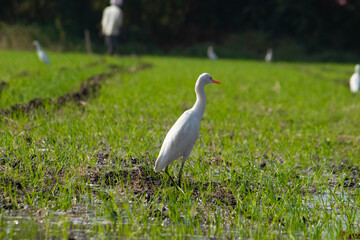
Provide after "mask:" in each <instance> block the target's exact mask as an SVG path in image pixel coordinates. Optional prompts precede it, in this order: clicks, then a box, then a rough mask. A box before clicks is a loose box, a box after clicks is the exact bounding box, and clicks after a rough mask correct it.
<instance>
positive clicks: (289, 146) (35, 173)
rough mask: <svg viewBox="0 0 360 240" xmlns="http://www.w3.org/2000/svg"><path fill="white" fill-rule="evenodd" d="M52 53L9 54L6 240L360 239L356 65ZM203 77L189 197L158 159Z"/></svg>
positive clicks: (3, 120) (2, 171) (1, 230)
mask: <svg viewBox="0 0 360 240" xmlns="http://www.w3.org/2000/svg"><path fill="white" fill-rule="evenodd" d="M49 56H50V59H51V62H52V64H51V65H50V66H45V65H43V64H41V63H40V62H39V61H38V59H37V57H36V55H35V53H33V52H13V51H1V52H0V73H1V74H0V86H1V87H0V182H1V184H0V188H1V189H0V206H1V210H0V212H1V218H0V238H6V239H8V238H16V239H23V238H27V239H35V238H65V239H88V238H94V239H114V238H116V237H117V238H120V239H123V238H134V239H138V238H145V239H154V238H165V239H168V238H170V237H171V238H186V239H204V238H205V239H209V238H212V239H218V238H219V239H233V238H237V237H238V238H239V239H247V238H250V239H269V238H270V239H273V238H280V239H304V238H308V239H356V238H359V237H360V216H359V214H360V207H359V206H360V181H359V175H360V166H359V160H360V148H359V144H360V125H359V119H360V96H359V95H354V94H350V91H349V88H348V80H349V78H350V76H351V74H352V72H353V65H350V64H321V63H311V64H310V63H285V62H275V63H272V64H266V63H263V62H257V61H247V60H219V61H210V60H208V59H195V58H172V57H148V56H146V57H145V56H144V57H140V58H138V57H121V58H115V57H114V58H110V57H104V56H96V55H95V56H88V55H82V54H70V53H69V54H60V53H49ZM203 72H209V73H210V74H212V76H213V77H214V78H215V79H217V80H219V81H220V82H222V85H216V86H215V85H210V86H207V87H206V88H205V90H206V93H207V106H206V111H205V115H204V118H203V121H202V123H201V127H200V137H199V139H198V141H197V143H196V145H195V147H194V149H193V151H192V154H191V155H190V158H189V159H188V160H187V162H186V164H185V167H184V176H183V186H182V187H183V191H184V194H182V193H181V192H180V191H179V190H178V189H177V188H175V187H174V186H173V185H172V183H171V181H170V179H169V178H168V177H167V176H166V175H165V174H164V172H161V173H155V172H154V171H153V165H154V162H155V160H156V157H157V154H158V152H159V150H160V147H161V144H162V141H163V139H164V137H165V135H166V133H167V131H168V130H169V129H170V127H171V126H172V124H173V123H174V122H175V121H176V119H177V118H178V117H179V116H180V115H181V114H182V113H183V111H184V110H186V109H188V108H190V107H192V105H193V104H194V102H195V93H194V85H195V81H196V79H197V77H198V76H199V75H200V74H201V73H203ZM103 73H106V74H107V75H103V76H101V74H103ZM94 79H95V81H92V80H94ZM87 81H88V82H89V84H88V85H86V84H84V83H85V82H87ZM91 81H92V82H91ZM81 83H83V84H81ZM91 84H92V85H91ZM34 99H37V100H34ZM179 168H180V161H176V162H174V163H173V164H172V165H171V167H170V174H171V175H173V176H174V177H175V180H176V178H177V174H178V171H179Z"/></svg>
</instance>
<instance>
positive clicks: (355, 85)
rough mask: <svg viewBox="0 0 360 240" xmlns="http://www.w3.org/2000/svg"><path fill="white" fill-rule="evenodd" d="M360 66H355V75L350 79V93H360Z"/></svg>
mask: <svg viewBox="0 0 360 240" xmlns="http://www.w3.org/2000/svg"><path fill="white" fill-rule="evenodd" d="M359 71H360V65H359V64H356V65H355V72H354V73H353V75H352V76H351V78H350V91H351V92H352V93H356V92H357V91H359V87H360V72H359Z"/></svg>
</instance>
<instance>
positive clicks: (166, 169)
mask: <svg viewBox="0 0 360 240" xmlns="http://www.w3.org/2000/svg"><path fill="white" fill-rule="evenodd" d="M165 172H166V174H167V175H168V176H169V178H170V179H171V181H172V183H173V184H174V186H176V183H175V181H174V179H173V178H172V177H171V176H170V174H169V172H168V167H166V168H165Z"/></svg>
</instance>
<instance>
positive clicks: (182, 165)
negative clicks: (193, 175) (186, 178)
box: [179, 158, 186, 188]
mask: <svg viewBox="0 0 360 240" xmlns="http://www.w3.org/2000/svg"><path fill="white" fill-rule="evenodd" d="M185 161H186V158H184V159H183V160H182V163H181V167H180V172H179V187H180V188H181V172H182V170H183V167H184V164H185Z"/></svg>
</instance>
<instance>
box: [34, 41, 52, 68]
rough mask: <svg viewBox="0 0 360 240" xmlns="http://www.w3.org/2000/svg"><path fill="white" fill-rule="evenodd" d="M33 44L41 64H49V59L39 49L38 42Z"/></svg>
mask: <svg viewBox="0 0 360 240" xmlns="http://www.w3.org/2000/svg"><path fill="white" fill-rule="evenodd" d="M33 44H34V45H35V47H36V53H37V55H38V57H39V59H40V61H42V62H43V63H46V64H50V60H49V57H48V56H47V55H46V53H45V52H44V51H43V50H42V49H41V46H40V43H39V42H38V41H36V40H35V41H33Z"/></svg>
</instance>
